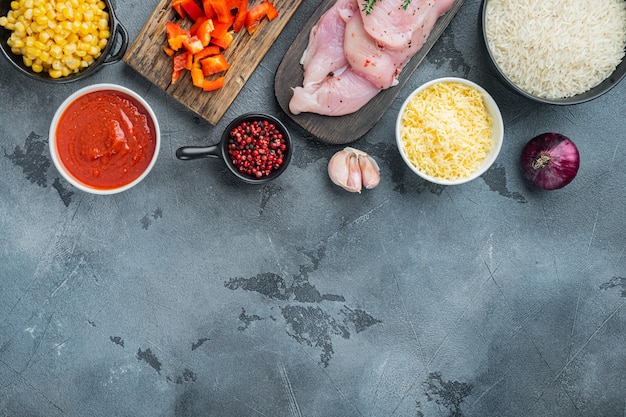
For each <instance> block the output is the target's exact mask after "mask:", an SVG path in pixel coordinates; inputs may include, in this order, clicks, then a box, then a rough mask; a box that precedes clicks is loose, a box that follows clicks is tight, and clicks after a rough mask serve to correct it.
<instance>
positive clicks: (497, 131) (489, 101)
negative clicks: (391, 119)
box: [396, 77, 504, 185]
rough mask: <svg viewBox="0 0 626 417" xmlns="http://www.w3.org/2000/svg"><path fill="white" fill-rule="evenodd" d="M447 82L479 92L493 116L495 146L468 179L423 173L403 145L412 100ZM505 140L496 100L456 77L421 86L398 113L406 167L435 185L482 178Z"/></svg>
mask: <svg viewBox="0 0 626 417" xmlns="http://www.w3.org/2000/svg"><path fill="white" fill-rule="evenodd" d="M447 82H457V83H461V84H465V85H468V86H470V87H473V88H474V89H476V90H478V91H479V92H480V93H481V94H482V96H483V99H484V102H485V107H486V109H487V111H488V112H489V114H490V115H491V119H492V127H491V128H492V133H493V135H492V138H491V139H492V141H493V146H492V148H491V151H490V152H489V154H488V155H487V157H486V158H485V159H484V160H483V162H482V163H481V164H480V166H479V167H478V169H477V170H476V171H474V173H472V174H471V175H470V176H468V177H464V178H460V179H456V180H447V179H442V178H437V177H434V176H432V175H428V174H426V173H424V172H423V171H421V170H420V169H419V167H416V166H415V165H413V163H412V162H411V161H410V160H409V158H408V157H407V155H406V152H405V150H404V146H403V144H402V138H401V130H402V115H403V114H404V112H405V109H406V108H407V105H408V104H409V102H410V101H411V99H413V97H415V95H417V94H419V93H420V92H421V91H423V90H425V89H426V88H428V87H430V86H432V85H434V84H438V83H447ZM503 138H504V122H503V121H502V115H501V114H500V109H499V108H498V105H497V104H496V102H495V101H494V99H493V98H492V97H491V95H489V93H488V92H487V91H486V90H485V89H484V88H482V87H481V86H479V85H478V84H476V83H474V82H472V81H469V80H466V79H464V78H456V77H445V78H437V79H434V80H432V81H429V82H427V83H425V84H423V85H421V86H420V87H418V88H417V89H416V90H415V91H413V92H412V93H411V94H410V95H409V96H408V97H407V99H406V100H405V101H404V103H403V104H402V107H401V108H400V112H399V113H398V118H397V120H396V144H397V146H398V150H399V151H400V155H402V159H403V160H404V162H405V163H406V165H407V166H408V167H409V168H410V169H411V171H413V172H414V173H416V174H417V175H419V176H420V177H422V178H423V179H425V180H428V181H430V182H432V183H435V184H440V185H459V184H464V183H466V182H468V181H471V180H473V179H475V178H478V177H480V176H481V175H482V174H484V173H485V172H486V171H487V170H488V169H489V167H491V165H492V164H493V163H494V161H495V160H496V158H497V157H498V154H499V153H500V149H501V148H502V140H503Z"/></svg>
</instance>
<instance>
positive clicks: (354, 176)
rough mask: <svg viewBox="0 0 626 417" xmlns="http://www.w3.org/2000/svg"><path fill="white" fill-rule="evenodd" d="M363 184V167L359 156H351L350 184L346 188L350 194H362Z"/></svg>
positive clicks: (349, 164) (349, 163)
mask: <svg viewBox="0 0 626 417" xmlns="http://www.w3.org/2000/svg"><path fill="white" fill-rule="evenodd" d="M362 184H363V181H362V175H361V167H360V166H359V156H358V155H356V154H354V153H353V154H350V156H349V157H348V182H347V183H346V186H345V187H344V188H345V189H346V190H348V191H350V192H353V193H354V192H359V193H360V192H361V185H362Z"/></svg>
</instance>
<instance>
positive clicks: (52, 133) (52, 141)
mask: <svg viewBox="0 0 626 417" xmlns="http://www.w3.org/2000/svg"><path fill="white" fill-rule="evenodd" d="M107 90H113V91H118V92H121V93H125V94H128V95H129V96H130V97H132V98H134V99H135V100H137V102H139V104H141V105H142V106H143V107H144V108H145V110H146V112H147V113H148V115H149V116H150V118H151V119H152V122H153V125H154V136H155V143H154V154H153V155H152V159H151V160H150V163H149V164H148V166H147V167H146V169H145V170H144V171H143V172H142V173H141V175H140V176H139V177H137V178H136V179H134V180H133V181H131V182H130V183H128V184H125V185H122V186H120V187H117V188H110V189H100V188H95V187H92V186H90V185H88V184H85V183H83V182H82V181H79V180H77V179H76V178H74V177H73V176H72V175H71V174H70V173H69V172H68V171H67V169H66V168H65V165H64V163H63V161H61V158H60V157H59V156H58V153H57V149H56V130H57V126H58V124H59V120H60V119H61V116H62V115H63V113H64V112H65V110H66V109H67V107H68V106H69V105H70V104H71V103H72V102H74V101H75V100H76V99H77V98H79V97H82V96H84V95H86V94H89V93H93V92H95V91H107ZM48 147H49V150H50V157H51V159H52V162H53V163H54V166H55V167H56V169H57V171H59V173H60V174H61V175H62V176H63V178H64V179H65V180H66V181H67V182H69V183H70V184H72V185H73V186H74V187H76V188H78V189H79V190H81V191H85V192H88V193H91V194H98V195H112V194H117V193H121V192H122V191H126V190H128V189H130V188H132V187H134V186H135V185H137V184H139V183H140V182H141V181H142V180H143V179H144V178H145V177H146V176H147V175H148V173H150V171H151V170H152V168H153V167H154V165H155V164H156V161H157V159H158V156H159V149H160V148H161V129H160V127H159V122H158V120H157V117H156V113H155V112H154V110H152V107H150V104H148V102H147V101H146V100H145V99H144V98H143V97H142V96H140V95H139V94H137V93H136V92H135V91H133V90H131V89H130V88H127V87H124V86H122V85H119V84H113V83H99V84H92V85H88V86H85V87H83V88H80V89H79V90H77V91H75V92H74V93H72V94H70V95H69V96H68V97H67V98H66V99H65V100H64V101H63V102H62V103H61V104H60V105H59V107H58V108H57V110H56V111H55V113H54V116H53V117H52V121H51V122H50V130H49V133H48Z"/></svg>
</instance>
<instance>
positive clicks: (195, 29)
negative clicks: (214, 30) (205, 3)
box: [189, 16, 208, 36]
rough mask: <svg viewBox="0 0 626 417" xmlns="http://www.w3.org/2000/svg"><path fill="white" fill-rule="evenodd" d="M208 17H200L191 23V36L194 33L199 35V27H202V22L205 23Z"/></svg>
mask: <svg viewBox="0 0 626 417" xmlns="http://www.w3.org/2000/svg"><path fill="white" fill-rule="evenodd" d="M207 19H208V17H206V16H202V17H199V18H198V19H197V20H196V21H195V22H193V24H192V25H191V27H190V28H189V33H190V34H191V36H193V35H197V34H198V28H199V27H200V25H201V24H202V23H204V22H205V21H206V20H207Z"/></svg>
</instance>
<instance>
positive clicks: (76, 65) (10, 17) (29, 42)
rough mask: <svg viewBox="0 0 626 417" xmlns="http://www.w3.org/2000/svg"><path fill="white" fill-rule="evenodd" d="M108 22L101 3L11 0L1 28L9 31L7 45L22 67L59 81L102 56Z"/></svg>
mask: <svg viewBox="0 0 626 417" xmlns="http://www.w3.org/2000/svg"><path fill="white" fill-rule="evenodd" d="M109 20H110V17H109V13H108V12H107V11H106V4H105V3H104V1H102V0H57V1H48V0H13V1H11V10H9V11H8V12H7V14H6V16H0V26H1V27H4V28H5V29H7V30H9V31H11V36H10V37H9V39H8V41H7V43H8V45H9V47H11V52H13V53H14V54H16V55H22V59H23V61H24V64H25V65H27V66H29V67H31V69H32V70H33V71H34V72H37V73H39V72H43V71H47V72H48V74H49V75H50V77H52V78H59V77H64V76H68V75H70V74H72V73H74V72H77V71H79V70H80V69H82V68H87V67H88V66H89V65H91V64H92V63H93V62H94V61H95V59H97V58H98V57H99V56H100V55H101V54H102V50H104V48H105V47H106V45H107V43H108V39H109V37H110V36H111V33H110V31H109Z"/></svg>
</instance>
